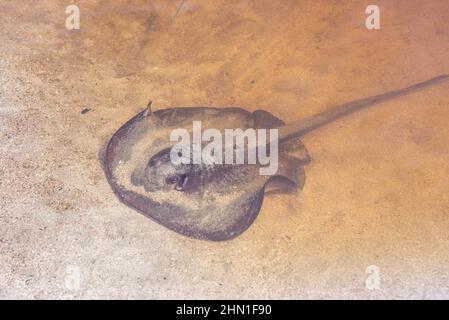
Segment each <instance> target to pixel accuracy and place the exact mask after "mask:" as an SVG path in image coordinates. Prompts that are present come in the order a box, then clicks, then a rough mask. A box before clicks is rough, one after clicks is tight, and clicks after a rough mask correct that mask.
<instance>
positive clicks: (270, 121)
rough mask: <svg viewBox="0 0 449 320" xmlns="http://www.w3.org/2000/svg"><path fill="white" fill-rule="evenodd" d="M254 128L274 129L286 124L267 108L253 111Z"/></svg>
mask: <svg viewBox="0 0 449 320" xmlns="http://www.w3.org/2000/svg"><path fill="white" fill-rule="evenodd" d="M253 119H254V128H256V129H257V128H263V129H272V128H279V127H282V126H284V125H285V123H284V121H282V120H281V119H279V118H278V117H276V116H274V115H273V114H271V113H270V112H268V111H265V110H256V111H254V112H253Z"/></svg>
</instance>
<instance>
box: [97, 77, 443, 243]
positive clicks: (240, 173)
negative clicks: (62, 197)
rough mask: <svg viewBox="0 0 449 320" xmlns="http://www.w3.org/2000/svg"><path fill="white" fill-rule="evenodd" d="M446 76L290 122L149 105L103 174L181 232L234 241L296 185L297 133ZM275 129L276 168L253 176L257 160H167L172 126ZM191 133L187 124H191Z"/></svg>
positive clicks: (118, 138) (119, 141)
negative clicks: (272, 195)
mask: <svg viewBox="0 0 449 320" xmlns="http://www.w3.org/2000/svg"><path fill="white" fill-rule="evenodd" d="M448 78H449V75H442V76H438V77H436V78H433V79H430V80H427V81H424V82H420V83H417V84H414V85H411V86H408V87H406V88H402V89H398V90H393V91H389V92H386V93H383V94H379V95H376V96H372V97H368V98H364V99H360V100H356V101H353V102H349V103H345V104H342V105H338V106H335V107H332V108H329V109H327V110H325V111H324V112H321V113H319V114H317V115H314V116H310V117H307V118H305V119H302V120H299V121H297V122H294V123H291V124H287V125H286V124H285V123H284V122H283V121H282V120H281V119H279V118H277V117H276V116H274V115H273V114H271V113H269V112H267V111H264V110H256V111H254V112H249V111H247V110H245V109H243V108H237V107H232V108H213V107H183V108H170V109H162V110H157V111H152V110H151V102H150V104H149V106H148V107H147V108H146V109H144V110H143V111H142V112H140V113H138V114H137V115H135V116H134V117H133V118H131V119H130V120H129V121H127V122H126V123H125V124H124V125H123V126H122V127H121V128H120V129H119V130H118V131H117V132H116V133H115V134H114V135H113V136H112V138H111V139H110V141H109V143H108V145H107V148H106V153H105V156H104V169H105V173H106V177H107V180H108V181H109V184H110V186H111V187H112V189H113V191H114V193H115V194H116V195H117V196H118V198H119V199H120V200H121V201H122V202H123V203H124V204H126V205H128V206H129V207H131V208H133V209H135V210H137V211H139V212H141V213H143V214H144V215H145V216H147V217H149V218H152V219H153V220H155V221H156V222H158V223H160V224H162V225H163V226H165V227H167V228H169V229H171V230H173V231H175V232H178V233H180V234H183V235H186V236H189V237H192V238H196V239H207V240H213V241H222V240H228V239H232V238H234V237H236V236H238V235H240V234H241V233H243V232H244V231H245V230H246V229H248V228H249V227H250V226H251V225H252V223H253V222H254V220H255V219H256V217H257V215H258V214H259V211H260V209H261V207H262V203H263V199H264V196H265V194H266V193H268V192H284V191H295V190H301V189H302V188H303V186H304V183H305V172H304V167H305V166H306V165H307V163H308V162H309V161H310V157H309V154H308V152H307V149H306V148H305V146H304V145H303V143H302V142H301V140H300V139H301V138H302V137H304V136H305V135H306V134H307V133H310V132H312V131H313V130H316V129H318V128H320V127H322V126H324V125H326V124H328V123H330V122H332V121H335V120H336V119H339V118H341V117H343V116H347V115H350V114H352V113H354V112H355V111H359V110H362V109H365V108H367V107H369V106H373V105H376V104H379V103H382V102H384V101H387V100H389V99H393V98H397V97H400V96H403V95H406V94H410V93H413V92H416V91H418V90H422V89H424V88H427V87H429V86H430V85H435V84H437V83H439V82H441V81H443V80H447V79H448ZM193 121H201V122H202V126H203V129H207V128H216V129H218V130H220V131H222V130H224V129H236V128H240V129H242V130H245V129H248V128H255V129H257V128H264V129H274V128H278V130H279V156H278V159H279V160H278V163H279V165H278V170H277V172H276V174H274V175H271V176H264V175H260V174H259V170H258V169H259V167H260V165H258V164H240V165H229V164H228V165H226V164H196V165H195V164H194V165H192V164H174V163H172V162H171V161H170V150H171V148H172V147H173V142H171V141H170V133H171V132H172V131H173V130H174V129H177V128H186V129H187V130H190V129H189V128H191V126H192V122H193ZM190 131H191V130H190Z"/></svg>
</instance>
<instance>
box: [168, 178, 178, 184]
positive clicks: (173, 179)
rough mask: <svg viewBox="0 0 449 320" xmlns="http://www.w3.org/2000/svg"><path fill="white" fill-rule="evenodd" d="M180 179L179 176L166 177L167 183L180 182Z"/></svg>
mask: <svg viewBox="0 0 449 320" xmlns="http://www.w3.org/2000/svg"><path fill="white" fill-rule="evenodd" d="M178 180H179V176H169V177H167V178H165V183H167V184H175V183H176V182H178Z"/></svg>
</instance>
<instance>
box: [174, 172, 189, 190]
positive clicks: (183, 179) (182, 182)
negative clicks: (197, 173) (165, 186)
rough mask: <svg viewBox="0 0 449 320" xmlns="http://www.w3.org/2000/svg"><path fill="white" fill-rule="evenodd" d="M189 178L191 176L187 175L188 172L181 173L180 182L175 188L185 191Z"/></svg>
mask: <svg viewBox="0 0 449 320" xmlns="http://www.w3.org/2000/svg"><path fill="white" fill-rule="evenodd" d="M188 180H189V176H188V175H186V174H183V175H180V176H179V179H178V183H177V184H176V187H175V189H176V190H178V191H183V190H184V188H185V186H186V184H187V181H188Z"/></svg>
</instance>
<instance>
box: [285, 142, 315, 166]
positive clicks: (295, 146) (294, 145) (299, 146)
mask: <svg viewBox="0 0 449 320" xmlns="http://www.w3.org/2000/svg"><path fill="white" fill-rule="evenodd" d="M280 149H281V152H282V153H284V154H287V155H288V156H289V157H294V158H296V159H297V161H299V162H300V163H301V164H302V165H306V164H308V163H309V162H310V155H309V152H308V151H307V148H306V146H305V145H304V144H303V143H302V141H301V140H300V139H299V138H293V139H291V140H288V141H286V142H283V143H282V144H281V147H280Z"/></svg>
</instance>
